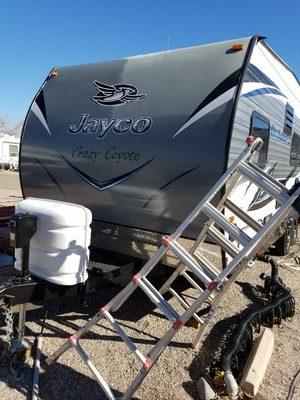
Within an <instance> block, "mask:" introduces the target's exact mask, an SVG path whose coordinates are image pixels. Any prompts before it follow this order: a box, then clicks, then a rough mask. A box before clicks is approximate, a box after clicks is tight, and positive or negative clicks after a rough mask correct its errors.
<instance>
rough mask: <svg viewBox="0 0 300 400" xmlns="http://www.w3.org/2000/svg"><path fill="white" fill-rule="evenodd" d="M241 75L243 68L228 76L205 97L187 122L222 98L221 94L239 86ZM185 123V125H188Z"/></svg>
mask: <svg viewBox="0 0 300 400" xmlns="http://www.w3.org/2000/svg"><path fill="white" fill-rule="evenodd" d="M240 75H241V68H239V69H237V70H236V71H234V72H233V73H232V74H230V75H229V76H227V78H225V79H224V80H223V81H222V82H221V83H220V84H219V85H218V86H217V87H216V88H215V89H214V90H213V91H212V92H210V94H209V95H208V96H207V97H205V99H204V100H203V101H202V103H201V104H199V106H198V107H197V108H196V109H195V110H194V111H193V113H192V114H191V115H190V116H189V117H188V119H187V120H186V122H187V121H188V120H190V119H191V118H192V117H193V116H194V115H195V114H197V112H199V111H200V110H201V109H202V108H204V107H205V106H207V104H209V103H211V102H212V101H213V100H215V99H216V98H217V97H219V96H221V94H223V93H225V92H227V90H229V89H231V88H233V87H234V86H236V85H237V84H238V81H239V78H240ZM186 122H185V123H186Z"/></svg>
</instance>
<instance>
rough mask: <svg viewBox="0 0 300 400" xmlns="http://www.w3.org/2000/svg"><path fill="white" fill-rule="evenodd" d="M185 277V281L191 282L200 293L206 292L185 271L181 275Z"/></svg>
mask: <svg viewBox="0 0 300 400" xmlns="http://www.w3.org/2000/svg"><path fill="white" fill-rule="evenodd" d="M181 275H182V276H184V277H185V279H186V280H187V281H188V282H190V284H191V285H192V286H193V287H194V288H195V289H197V290H198V291H199V292H200V293H202V292H204V290H203V289H202V288H201V287H200V286H199V285H198V283H197V282H196V281H195V280H194V279H193V278H192V277H191V276H190V275H189V274H188V273H187V272H186V271H185V272H183V273H182V274H181Z"/></svg>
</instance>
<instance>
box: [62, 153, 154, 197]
mask: <svg viewBox="0 0 300 400" xmlns="http://www.w3.org/2000/svg"><path fill="white" fill-rule="evenodd" d="M61 158H62V159H63V160H64V161H65V162H66V163H67V164H68V165H69V167H70V168H71V169H72V171H74V172H75V173H76V175H78V176H79V177H80V178H81V179H83V180H84V181H85V182H87V183H88V184H90V185H91V186H93V187H94V188H95V189H97V190H100V191H102V190H106V189H110V188H111V187H113V186H116V185H118V184H119V183H122V182H124V181H126V180H127V179H129V178H131V177H132V176H134V175H135V174H137V173H138V172H139V171H140V170H141V169H142V168H144V167H146V165H148V164H150V163H151V162H152V161H153V160H154V158H155V157H153V158H151V159H150V160H149V161H147V162H145V163H144V164H142V165H140V166H139V167H138V168H135V169H133V170H132V171H130V172H128V173H126V174H123V175H120V176H117V177H115V178H111V179H104V180H102V181H99V180H98V179H95V178H92V177H91V176H89V175H87V174H86V173H85V172H83V171H81V170H80V169H79V168H77V167H75V165H73V164H72V163H71V162H70V161H68V160H67V159H66V158H65V157H64V156H63V155H61Z"/></svg>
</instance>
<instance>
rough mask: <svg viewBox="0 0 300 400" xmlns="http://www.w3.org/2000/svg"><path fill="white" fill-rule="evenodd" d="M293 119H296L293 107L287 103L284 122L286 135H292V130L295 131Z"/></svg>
mask: <svg viewBox="0 0 300 400" xmlns="http://www.w3.org/2000/svg"><path fill="white" fill-rule="evenodd" d="M293 117H294V109H293V107H292V106H291V105H290V104H289V103H287V105H286V109H285V121H284V129H283V131H284V133H286V134H287V135H290V136H291V135H292V129H293Z"/></svg>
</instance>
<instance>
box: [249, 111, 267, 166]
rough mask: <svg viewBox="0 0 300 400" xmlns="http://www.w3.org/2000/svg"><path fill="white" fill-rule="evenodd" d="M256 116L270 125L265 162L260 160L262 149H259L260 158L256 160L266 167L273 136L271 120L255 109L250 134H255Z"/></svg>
mask: <svg viewBox="0 0 300 400" xmlns="http://www.w3.org/2000/svg"><path fill="white" fill-rule="evenodd" d="M255 118H258V119H260V120H261V121H262V122H265V123H266V124H267V125H268V143H267V148H266V159H265V161H264V162H260V161H259V155H260V151H259V152H258V160H257V162H256V163H257V164H258V165H259V166H261V167H265V166H266V165H267V163H268V156H269V147H270V136H271V121H270V120H269V119H268V118H266V117H265V116H263V115H262V114H260V113H259V112H258V111H256V110H255V111H253V112H252V114H251V123H250V135H252V134H253V121H254V119H255ZM255 137H256V136H255ZM258 137H259V136H258Z"/></svg>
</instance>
